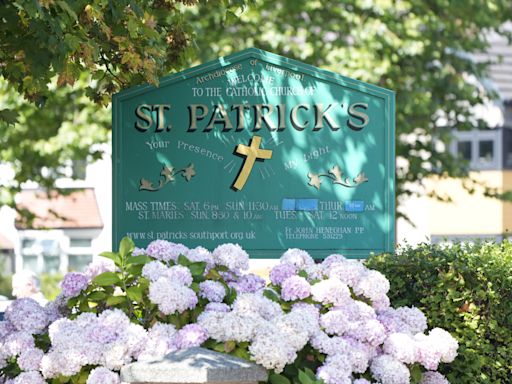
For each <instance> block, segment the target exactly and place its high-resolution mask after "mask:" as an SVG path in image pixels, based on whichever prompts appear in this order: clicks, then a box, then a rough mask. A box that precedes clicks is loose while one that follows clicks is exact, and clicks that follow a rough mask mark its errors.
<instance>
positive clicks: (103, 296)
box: [87, 291, 107, 301]
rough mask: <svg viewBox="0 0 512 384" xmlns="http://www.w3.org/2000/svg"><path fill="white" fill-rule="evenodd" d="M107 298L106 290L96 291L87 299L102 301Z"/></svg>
mask: <svg viewBox="0 0 512 384" xmlns="http://www.w3.org/2000/svg"><path fill="white" fill-rule="evenodd" d="M106 298H107V294H106V293H105V292H100V291H94V292H91V293H89V294H88V295H87V299H89V300H91V301H101V300H105V299H106Z"/></svg>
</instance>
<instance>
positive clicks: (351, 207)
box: [344, 200, 364, 212]
mask: <svg viewBox="0 0 512 384" xmlns="http://www.w3.org/2000/svg"><path fill="white" fill-rule="evenodd" d="M344 206H345V211H346V212H364V201H362V200H354V201H345V203H344Z"/></svg>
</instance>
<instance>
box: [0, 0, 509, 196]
mask: <svg viewBox="0 0 512 384" xmlns="http://www.w3.org/2000/svg"><path fill="white" fill-rule="evenodd" d="M245 5H249V7H245ZM511 19H512V8H511V7H510V2H509V0H491V1H484V0H468V1H465V2H464V3H463V4H462V3H461V2H459V1H456V0H434V1H430V0H405V1H400V2H395V1H391V0H379V1H367V0H345V1H342V2H340V1H335V0H325V1H322V2H320V1H311V0H278V1H275V0H213V1H206V0H116V1H108V0H90V1H85V0H78V1H73V2H69V1H62V0H39V1H33V0H15V1H6V0H3V1H0V77H2V78H3V79H4V83H2V84H4V85H3V87H4V89H5V87H8V88H9V92H7V93H8V95H9V96H8V98H10V99H11V101H12V100H13V99H15V100H18V99H20V98H21V97H23V98H24V100H25V101H23V102H18V101H16V103H13V102H5V97H4V96H0V136H1V137H2V139H0V140H2V144H3V145H4V146H5V145H14V146H19V147H20V148H21V147H24V148H26V150H27V152H21V151H20V150H19V149H12V150H11V152H10V154H3V155H2V157H1V159H0V161H2V162H4V163H9V164H15V163H16V161H19V162H23V163H26V162H31V159H32V158H34V159H36V160H37V161H35V162H34V164H31V165H30V166H29V165H24V166H21V165H18V166H15V168H16V175H15V178H14V181H13V182H12V183H10V184H9V185H7V184H5V183H4V185H3V187H4V188H3V189H4V190H5V191H8V193H4V194H3V195H2V196H3V197H2V198H0V204H2V203H10V204H11V205H13V200H12V196H13V193H14V192H15V191H16V190H17V189H19V187H20V185H21V183H22V182H23V181H24V180H28V179H33V180H36V181H40V182H41V181H43V179H45V180H46V182H45V183H43V184H44V185H47V186H49V185H51V184H52V179H51V178H48V177H44V176H43V175H41V172H40V166H41V165H42V164H43V163H44V162H47V161H48V165H49V166H52V167H53V166H55V165H56V164H58V163H60V164H62V160H63V157H64V156H68V157H70V156H74V155H78V154H79V153H80V154H81V155H82V156H84V155H86V157H89V158H91V157H94V156H95V154H94V153H93V152H88V151H87V150H86V147H87V145H85V144H84V145H82V143H79V145H78V147H77V150H76V151H75V152H74V153H65V152H64V153H62V152H61V149H62V148H63V147H62V146H60V147H59V146H53V147H51V149H48V147H47V151H46V155H45V156H41V155H40V152H41V151H40V149H39V148H38V147H37V146H34V147H32V146H31V144H30V143H31V141H32V140H34V136H33V135H36V136H37V137H36V139H37V140H40V141H45V140H46V141H48V142H52V141H58V139H56V136H58V135H60V133H61V127H62V124H63V122H71V121H70V120H69V119H68V118H67V117H66V118H64V119H63V118H62V116H60V118H55V119H53V120H52V124H49V125H50V126H52V127H53V128H51V129H47V128H46V127H43V128H39V129H38V130H37V131H40V133H37V134H36V133H35V132H33V129H32V130H31V132H30V135H25V136H23V135H20V136H18V139H19V141H18V143H15V141H14V140H15V136H14V135H15V133H14V131H13V132H12V135H11V136H10V137H11V138H10V139H5V138H3V137H4V136H6V133H8V132H9V131H10V130H12V127H13V125H14V126H15V127H17V128H16V129H18V130H26V131H28V126H25V127H20V126H21V125H23V124H24V121H27V119H26V118H24V117H23V115H25V114H30V113H36V111H35V110H34V111H32V112H28V110H29V109H34V108H42V110H44V111H49V110H55V111H58V110H60V109H61V107H62V106H64V105H66V104H67V100H69V96H68V95H71V94H74V95H75V96H76V97H82V96H83V97H86V98H87V99H88V100H91V102H94V103H96V104H98V105H103V106H106V105H108V104H109V102H110V97H111V95H112V93H114V92H117V91H118V90H119V89H121V88H123V87H127V86H131V85H134V84H140V83H144V82H150V83H155V84H156V83H157V82H158V78H159V77H161V76H163V75H165V74H168V73H170V72H173V71H177V70H181V69H183V68H184V67H185V66H187V65H188V64H190V63H191V62H196V63H197V62H204V61H206V60H209V59H213V58H216V57H218V56H221V55H224V54H229V53H232V52H233V51H237V50H240V49H243V48H246V47H253V46H254V47H258V48H262V49H266V50H269V51H272V52H275V53H278V54H282V55H285V56H288V57H291V58H294V59H298V60H302V61H305V62H308V63H310V64H313V65H317V66H320V67H323V68H326V69H330V70H333V71H335V72H339V73H341V74H343V75H346V76H350V77H353V78H356V79H359V80H362V81H367V82H370V83H374V84H378V85H381V86H383V87H386V88H390V89H393V90H395V91H396V92H397V138H398V140H397V144H396V145H397V155H398V157H399V159H401V161H399V163H398V168H397V181H398V183H397V196H398V197H399V201H398V202H399V203H400V197H403V196H406V195H408V194H410V193H411V192H412V189H411V186H410V185H409V183H408V182H417V181H421V180H422V179H423V178H424V177H425V176H427V175H430V174H439V175H441V176H465V175H466V169H465V167H464V165H465V164H464V163H463V162H462V161H460V159H455V158H453V157H452V156H451V155H450V154H449V153H447V152H446V151H444V150H443V148H442V146H438V145H434V142H435V141H437V140H440V141H441V142H443V143H447V142H448V141H449V140H450V132H451V130H452V129H453V128H457V129H461V130H463V129H470V128H474V127H483V126H485V124H484V122H483V121H480V120H478V119H476V118H475V117H474V116H473V106H474V105H477V104H479V103H482V102H484V101H485V100H486V99H487V98H488V97H489V96H492V94H489V93H488V92H486V90H485V89H484V88H483V87H482V86H481V85H480V83H478V82H477V81H474V79H475V78H483V77H485V71H486V67H487V63H477V62H475V61H474V60H473V58H472V56H471V54H472V53H474V52H479V51H482V50H485V49H486V48H487V46H488V42H487V40H486V34H488V33H490V32H496V33H498V34H502V35H505V34H506V32H505V30H504V29H503V27H502V26H503V23H504V22H505V21H507V20H511ZM509 37H510V36H509ZM55 90H58V92H55ZM59 92H60V95H59V94H58V93H59ZM78 95H80V96H78ZM84 100H85V99H84ZM22 105H23V106H24V107H23V108H25V109H23V108H22V107H21V106H22ZM81 107H83V104H80V105H77V106H76V108H81ZM68 108H70V109H72V106H68ZM90 108H91V109H90V112H91V113H92V114H94V115H95V116H102V117H101V118H98V121H101V122H99V123H98V125H99V126H101V127H102V130H101V132H102V133H101V138H100V137H98V136H94V140H98V141H99V142H104V141H106V140H107V134H108V127H109V126H108V118H106V119H104V114H105V112H104V111H103V112H101V109H100V107H99V106H98V107H96V112H94V106H93V104H92V103H91V104H90ZM43 114H45V113H43ZM52 114H55V115H56V116H57V115H60V112H51V113H49V114H48V115H52ZM45 116H46V114H45ZM48 119H50V118H48ZM91 119H94V118H91ZM85 125H86V124H85ZM85 125H84V126H85ZM80 134H81V135H83V134H84V131H83V130H82V131H81V133H80ZM87 134H88V132H86V136H83V137H88V136H87ZM4 140H7V141H4ZM23 140H25V141H23ZM69 151H72V150H71V149H70V150H68V152H69ZM14 152H16V154H15V153H14ZM15 155H16V156H19V157H18V158H16V157H15ZM28 167H30V170H28V169H27V168H28ZM22 168H23V170H21V169H22ZM0 182H2V181H0ZM7 195H8V196H10V198H5V196H7Z"/></svg>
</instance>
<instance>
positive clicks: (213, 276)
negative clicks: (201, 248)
mask: <svg viewBox="0 0 512 384" xmlns="http://www.w3.org/2000/svg"><path fill="white" fill-rule="evenodd" d="M205 277H206V278H207V279H208V280H220V279H221V278H222V276H221V275H220V274H219V272H217V271H216V270H215V269H210V270H209V271H208V273H207V274H206V276H205Z"/></svg>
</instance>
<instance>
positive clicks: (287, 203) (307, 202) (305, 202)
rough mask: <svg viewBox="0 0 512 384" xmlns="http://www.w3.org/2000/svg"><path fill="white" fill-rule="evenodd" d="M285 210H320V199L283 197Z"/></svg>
mask: <svg viewBox="0 0 512 384" xmlns="http://www.w3.org/2000/svg"><path fill="white" fill-rule="evenodd" d="M281 209H282V210H283V211H318V199H283V203H282V204H281Z"/></svg>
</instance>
